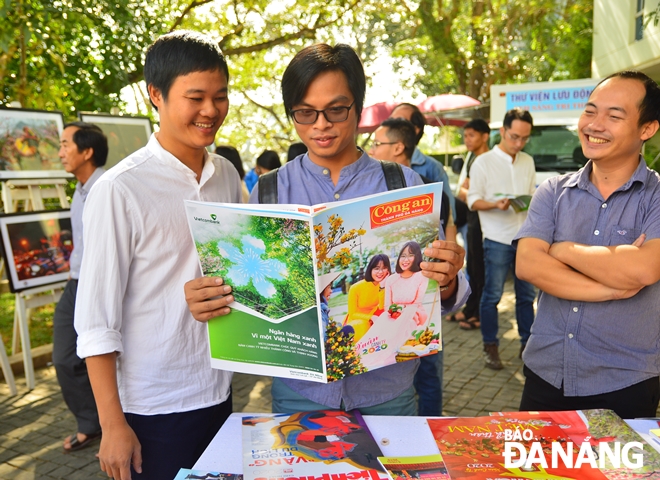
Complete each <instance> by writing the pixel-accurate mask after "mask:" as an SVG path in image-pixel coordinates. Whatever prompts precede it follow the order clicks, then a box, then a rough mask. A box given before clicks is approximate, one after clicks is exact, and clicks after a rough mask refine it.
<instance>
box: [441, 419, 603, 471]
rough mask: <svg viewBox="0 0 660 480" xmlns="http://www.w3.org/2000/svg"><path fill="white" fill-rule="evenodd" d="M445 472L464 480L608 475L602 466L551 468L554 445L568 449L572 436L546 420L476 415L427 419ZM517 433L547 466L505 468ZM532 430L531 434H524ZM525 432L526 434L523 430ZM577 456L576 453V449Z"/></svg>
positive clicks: (536, 464) (518, 438)
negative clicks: (509, 443) (509, 446)
mask: <svg viewBox="0 0 660 480" xmlns="http://www.w3.org/2000/svg"><path fill="white" fill-rule="evenodd" d="M428 424H429V427H430V428H431V432H432V433H433V438H434V439H435V441H436V443H437V445H438V448H439V449H440V452H441V453H442V458H443V459H444V461H445V464H446V465H447V470H448V471H449V474H450V476H451V477H452V478H457V479H465V480H497V479H503V478H506V479H511V480H519V479H536V480H540V479H553V480H591V479H593V480H603V479H605V478H607V477H605V476H604V475H603V474H602V473H601V472H600V470H598V468H593V467H592V466H591V465H589V464H586V465H585V464H582V465H580V466H579V467H578V468H566V467H565V466H564V465H563V463H561V462H558V464H557V465H556V468H553V466H554V465H553V461H552V458H551V450H552V445H553V443H556V442H559V444H560V445H562V446H563V448H564V450H567V448H566V444H567V442H570V441H571V440H570V438H569V436H568V435H567V433H566V432H565V431H563V430H562V429H561V428H559V426H558V425H556V424H554V423H553V422H552V421H551V420H550V419H548V418H539V419H530V420H526V419H525V420H515V419H508V418H504V417H497V416H491V417H474V418H453V419H428ZM512 432H519V433H518V435H520V437H518V435H516V437H515V438H514V439H513V440H512V441H515V442H518V443H520V444H522V445H523V446H524V448H525V449H526V452H532V448H533V444H536V445H538V452H539V454H540V455H541V456H543V458H544V459H545V463H546V464H547V467H544V465H542V464H539V462H534V463H533V464H531V465H530V466H529V467H525V466H520V467H516V468H507V467H506V461H505V457H504V455H503V453H504V451H505V442H506V440H505V436H506V435H507V433H509V434H510V433H512ZM525 432H528V433H525ZM523 433H525V437H526V439H525V438H522V434H523ZM569 453H572V454H573V456H575V455H577V453H578V452H577V450H574V451H573V452H569Z"/></svg>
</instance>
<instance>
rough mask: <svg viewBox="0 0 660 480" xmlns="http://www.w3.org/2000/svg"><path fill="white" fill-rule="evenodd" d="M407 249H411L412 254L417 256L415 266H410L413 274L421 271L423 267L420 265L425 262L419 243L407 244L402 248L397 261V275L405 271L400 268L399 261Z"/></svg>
mask: <svg viewBox="0 0 660 480" xmlns="http://www.w3.org/2000/svg"><path fill="white" fill-rule="evenodd" d="M406 248H409V249H410V251H411V252H412V254H413V255H414V256H415V260H414V261H413V264H412V265H411V266H410V271H411V272H419V271H421V270H422V267H421V266H420V263H422V262H423V261H424V257H422V249H421V248H420V246H419V243H417V242H407V243H406V244H405V245H404V246H403V247H401V251H400V252H399V256H398V257H397V259H396V273H402V272H403V269H402V268H401V267H400V266H399V260H401V255H403V252H404V251H405V250H406Z"/></svg>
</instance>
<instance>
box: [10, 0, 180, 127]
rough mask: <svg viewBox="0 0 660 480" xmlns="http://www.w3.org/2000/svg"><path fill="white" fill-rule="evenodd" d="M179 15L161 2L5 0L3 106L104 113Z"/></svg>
mask: <svg viewBox="0 0 660 480" xmlns="http://www.w3.org/2000/svg"><path fill="white" fill-rule="evenodd" d="M176 13H178V12H177V9H176V5H172V3H171V2H169V1H166V0H160V1H155V2H154V1H146V0H112V1H108V0H77V1H75V2H72V1H66V0H60V1H42V0H10V1H6V2H4V3H3V4H2V6H0V18H1V19H2V21H0V51H1V52H2V53H1V56H0V76H1V77H2V78H3V85H2V89H0V102H3V103H4V102H7V103H8V102H10V101H12V100H19V101H20V102H21V103H22V104H23V106H24V107H26V108H41V109H56V110H62V111H63V112H64V115H65V116H66V117H67V118H71V117H73V116H74V111H75V110H79V111H81V110H102V111H109V110H110V107H112V106H117V105H120V104H121V102H120V101H119V92H120V90H121V89H122V88H123V87H124V86H126V85H129V84H131V83H133V82H135V81H137V80H139V79H140V78H141V75H142V63H143V57H144V51H145V48H146V46H147V45H149V44H150V43H151V42H152V41H153V39H154V38H156V37H158V35H160V34H161V33H163V32H165V31H167V24H168V20H169V21H170V22H171V19H172V17H173V16H174V15H175V14H176Z"/></svg>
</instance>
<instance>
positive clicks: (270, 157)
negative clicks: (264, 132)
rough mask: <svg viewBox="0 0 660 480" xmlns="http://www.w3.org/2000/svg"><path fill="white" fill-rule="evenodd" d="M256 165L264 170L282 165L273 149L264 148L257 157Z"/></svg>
mask: <svg viewBox="0 0 660 480" xmlns="http://www.w3.org/2000/svg"><path fill="white" fill-rule="evenodd" d="M257 165H259V166H260V167H262V168H265V169H266V170H275V169H276V168H280V167H281V166H282V162H281V161H280V156H279V155H278V154H277V152H275V151H273V150H264V151H263V153H262V154H261V155H259V156H258V157H257Z"/></svg>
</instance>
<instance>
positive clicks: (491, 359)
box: [484, 343, 504, 370]
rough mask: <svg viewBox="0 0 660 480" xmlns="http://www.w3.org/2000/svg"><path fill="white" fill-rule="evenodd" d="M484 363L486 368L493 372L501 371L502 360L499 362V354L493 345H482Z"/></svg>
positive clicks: (495, 345)
mask: <svg viewBox="0 0 660 480" xmlns="http://www.w3.org/2000/svg"><path fill="white" fill-rule="evenodd" d="M484 361H485V363H486V366H487V367H488V368H490V369H493V370H502V369H503V368H504V365H502V360H500V353H499V350H498V347H497V344H495V343H484Z"/></svg>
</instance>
